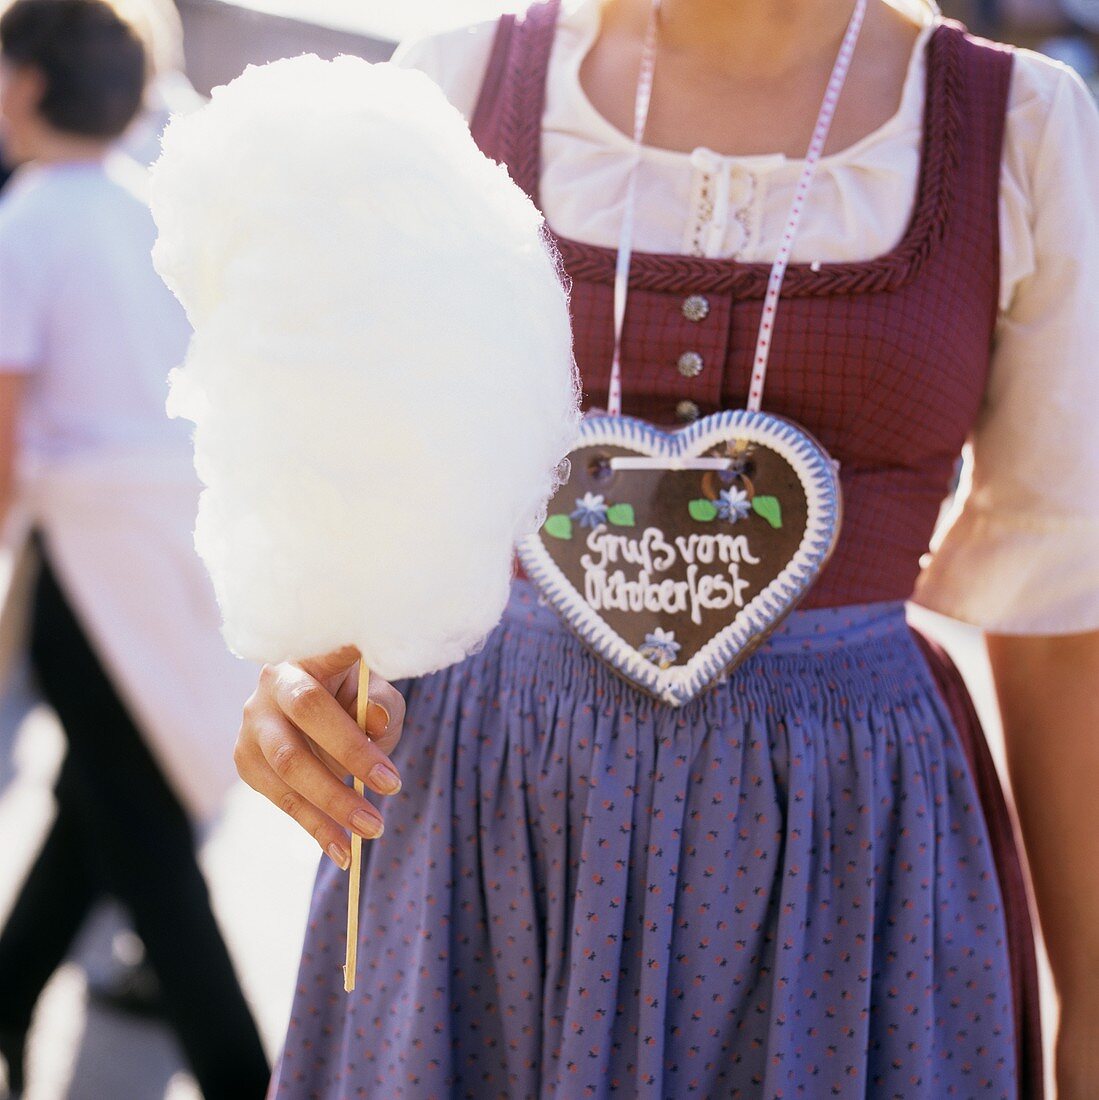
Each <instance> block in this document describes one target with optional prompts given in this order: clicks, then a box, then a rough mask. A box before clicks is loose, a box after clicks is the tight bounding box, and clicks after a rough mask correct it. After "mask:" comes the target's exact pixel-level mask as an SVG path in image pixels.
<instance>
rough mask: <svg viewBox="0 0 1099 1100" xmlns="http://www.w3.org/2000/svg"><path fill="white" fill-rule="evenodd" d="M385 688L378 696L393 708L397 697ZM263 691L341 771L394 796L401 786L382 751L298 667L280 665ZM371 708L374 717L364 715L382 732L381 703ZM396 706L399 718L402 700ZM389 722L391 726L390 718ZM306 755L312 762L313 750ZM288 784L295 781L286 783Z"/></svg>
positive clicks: (383, 722)
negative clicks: (334, 761)
mask: <svg viewBox="0 0 1099 1100" xmlns="http://www.w3.org/2000/svg"><path fill="white" fill-rule="evenodd" d="M382 684H384V681H383V682H381V684H380V685H379V688H380V689H381V686H382ZM384 687H385V688H388V694H385V693H383V700H384V699H388V700H389V702H390V704H391V705H393V706H396V703H395V701H394V698H393V697H394V696H396V697H397V698H399V696H398V695H397V693H396V692H394V691H393V689H392V688H391V687H389V685H388V684H385V685H384ZM267 694H269V695H270V696H272V697H273V701H274V703H275V706H276V707H277V708H278V710H279V711H281V712H282V714H284V715H285V716H286V717H287V718H289V719H290V722H291V723H293V725H294V726H296V727H297V728H298V729H299V730H300V731H301V732H302V733H303V734H305V736H306V737H308V738H309V740H310V741H312V742H313V743H314V744H315V745H316V746H317V747H318V748H319V749H320V750H321V751H322V752H323V753H326V754H327V755H328V756H329V757H332V758H333V759H335V760H336V761H338V763H339V765H340V766H341V767H342V768H343V769H344V771H345V772H349V773H350V774H351V775H354V776H358V777H359V778H360V779H362V780H363V782H364V783H365V784H366V785H367V786H368V787H370V789H371V790H373V791H376V792H377V793H378V794H396V792H397V791H399V790H400V789H401V779H400V775H399V774H398V773H397V769H396V768H395V767H394V766H393V764H392V762H391V761H390V760H389V757H388V756H387V754H386V752H385V750H384V749H383V748H382V747H380V746H379V745H377V744H375V743H374V742H373V741H372V740H371V739H370V738H369V737H364V736H363V733H362V730H360V729H359V727H358V726H357V725H356V724H355V720H354V719H353V718H352V717H351V716H350V715H349V714H348V713H347V711H346V710H344V708H343V707H341V706H340V704H339V702H338V701H337V700H336V698H335V697H334V696H333V695H332V694H331V693H330V691H329V690H328V689H327V688H326V687H324V686H323V685H322V684H320V683H318V681H317V680H316V679H315V678H314V677H313V676H311V675H309V673H307V672H306V671H305V669H304V668H303V667H302V666H300V665H292V664H284V665H279V666H278V667H277V670H276V671H275V674H274V683H273V685H271V686H270V688H269V689H268V692H267ZM371 709H372V711H373V712H375V713H374V716H373V717H371V714H370V713H368V718H371V721H372V723H373V724H374V726H375V728H378V729H379V731H380V730H384V729H385V728H386V724H387V723H386V718H387V714H386V709H385V703H384V701H380V702H379V706H378V707H376V708H371ZM401 709H402V716H403V704H402V708H401ZM389 724H390V725H392V720H391V717H390V722H389ZM398 736H399V734H398ZM385 739H386V740H387V741H391V742H392V743H393V744H396V740H397V739H396V737H391V736H390V735H389V734H388V733H386V734H385ZM265 755H267V754H266V753H265ZM309 755H310V757H311V758H312V760H313V761H316V760H317V758H316V756H314V755H313V754H312V753H310V754H309ZM272 763H273V762H272ZM295 766H297V764H296V762H295ZM276 771H277V769H276ZM302 771H306V769H302ZM307 774H308V773H307ZM284 778H285V777H284ZM291 786H294V787H296V786H297V785H296V784H294V783H291Z"/></svg>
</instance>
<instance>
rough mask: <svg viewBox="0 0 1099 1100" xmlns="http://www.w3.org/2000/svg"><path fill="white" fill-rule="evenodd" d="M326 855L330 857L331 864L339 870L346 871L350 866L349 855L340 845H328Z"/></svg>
mask: <svg viewBox="0 0 1099 1100" xmlns="http://www.w3.org/2000/svg"><path fill="white" fill-rule="evenodd" d="M327 851H328V854H329V855H330V856H331V857H332V862H333V863H334V864H335V865H336V866H337V867H338V868H339V869H340V870H341V871H346V870H347V868H348V867H350V866H351V854H350V853H349V852H347V851H346V850H345V849H343V848H341V847H340V845H338V844H336V843H335V842H333V843H332V844H329V845H328V849H327Z"/></svg>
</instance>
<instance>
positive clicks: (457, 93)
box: [393, 20, 497, 122]
mask: <svg viewBox="0 0 1099 1100" xmlns="http://www.w3.org/2000/svg"><path fill="white" fill-rule="evenodd" d="M496 26H497V23H496V20H492V21H490V22H486V23H475V24H474V25H473V26H469V27H461V28H460V29H458V30H453V31H445V32H443V33H442V34H432V35H428V36H427V37H425V38H416V39H412V40H410V41H407V42H402V43H401V44H400V45H399V46H398V47H397V51H396V53H394V55H393V63H394V64H396V65H400V66H402V67H403V68H406V69H419V70H420V71H421V72H423V73H426V74H427V75H428V76H429V77H431V79H432V80H434V81H435V83H436V84H438V85H439V87H440V88H442V90H443V91H444V92H445V93H446V97H447V99H449V100H450V102H451V103H452V104H453V105H454V106H455V107H457V108H458V110H459V111H461V112H462V114H463V115H464V116H465V119H466V121H467V122H469V121H470V120H471V119H472V118H473V112H474V109H475V108H476V106H477V97H478V96H479V95H480V93H481V84H482V82H483V81H484V77H485V70H486V69H487V68H488V59H489V55H490V54H491V53H492V44H493V42H494V41H495V38H496Z"/></svg>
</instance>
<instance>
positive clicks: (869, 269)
mask: <svg viewBox="0 0 1099 1100" xmlns="http://www.w3.org/2000/svg"><path fill="white" fill-rule="evenodd" d="M559 7H560V5H559V0H549V2H548V3H546V4H545V5H539V6H536V7H534V8H532V9H531V10H530V12H529V13H528V15H527V18H526V20H524V26H523V34H524V36H530V37H529V40H528V44H527V46H526V47H525V48H524V49H521V50H519V51H516V52H515V53H514V54H513V58H514V59H515V63H516V64H517V66H518V68H517V71H515V72H514V73H513V75H512V78H511V79H512V81H513V82H514V85H515V87H516V88H517V89H518V94H517V95H515V96H514V97H512V99H511V102H510V103H509V104H508V107H507V108H506V109H505V115H506V118H505V121H504V126H505V131H509V132H510V135H509V138H508V140H509V142H510V143H511V147H512V149H513V165H514V174H515V179H516V181H517V182H518V183H519V184H520V186H522V187H523V188H524V190H526V191H527V193H528V194H529V195H530V196H531V198H532V199H533V201H534V203H535V205H536V206H537V207H538V208H539V209H542V204H541V175H542V118H543V114H544V111H545V98H546V83H547V77H548V71H549V62H550V54H551V52H552V48H553V45H554V39H555V36H556V30H557V18H558V11H559ZM961 35H962V29H961V27H960V26H958V25H957V24H953V23H951V22H949V21H947V20H941V19H939V20H936V23H935V25H934V26H933V27H932V28H931V30H930V32H929V36H928V40H927V48H926V55H927V63H926V66H925V76H924V89H923V93H924V111H923V119H922V126H921V139H920V163H919V172H918V182H917V192H916V202H915V207H914V210H913V214H912V218H911V219H910V221H909V224H908V227H907V229H906V230H905V232H904V234H903V236H902V237H901V239H900V241H899V242H898V243H897V244H896V245H895V246H894V247H893V248H892V249H890V250H889V251H888V252H885V253H883V254H881V255H880V256H877V257H874V258H873V259H870V260H864V261H856V262H844V263H812V264H808V263H797V264H793V263H792V264H790V266H789V268H788V269H787V274H786V279H785V281H784V283H783V289H782V296H783V297H784V298H787V297H816V296H828V295H835V294H853V293H863V292H867V291H882V290H895V289H897V288H898V287H900V286H903V285H904V284H905V283H906V282H908V281H909V280H910V279H912V278H914V277H915V276H916V275H917V274H918V272H919V270H920V269H921V268H922V266H923V264H924V262H925V261H926V260H927V258H928V257H929V256H930V254H931V252H932V250H933V248H934V245H935V244H936V243H937V242H938V240H940V239H941V238H942V236H943V233H944V231H945V226H946V221H947V217H948V214H949V205H950V204H949V198H950V194H951V191H952V188H953V182H954V176H955V171H956V168H957V166H958V163H959V159H960V149H959V147H958V133H959V124H960V120H959V117H958V112H959V100H960V95H961V79H962V76H961V69H960V59H959V56H958V52H959V50H960V49H961V41H960V39H961ZM593 110H594V108H593ZM608 125H609V123H608ZM886 125H888V123H886ZM832 155H833V156H835V155H837V154H832ZM546 228H547V231H548V232H549V234H550V236H551V237H552V238H553V240H554V241H555V243H556V245H557V248H558V251H559V253H560V255H561V259H562V262H563V263H564V264H565V266H566V267H567V269H568V271H569V274H570V276H571V277H572V278H574V279H585V280H588V281H591V282H596V283H613V281H614V266H615V250H614V249H613V248H606V247H603V246H600V245H593V244H587V243H584V242H582V241H575V240H572V239H570V238H568V237H566V236H564V235H562V234H560V233H557V232H556V231H555V230H554V229H553V227H552V226H551V225H549V224H548V223H547V226H546ZM769 272H770V264H768V263H759V262H751V263H746V262H742V261H739V260H735V259H712V258H708V257H700V256H686V255H683V254H682V253H659V252H645V251H642V250H638V251H635V252H634V254H633V258H632V262H631V266H630V286H631V288H633V289H637V290H654V291H661V290H663V291H667V292H678V290H679V289H680V288H681V287H682V286H684V285H688V284H689V285H690V286H691V287H693V288H694V289H696V290H698V291H707V290H708V291H711V292H714V293H722V292H726V293H732V294H734V295H735V296H736V297H738V298H762V297H763V295H764V292H765V290H766V286H767V278H768V274H769Z"/></svg>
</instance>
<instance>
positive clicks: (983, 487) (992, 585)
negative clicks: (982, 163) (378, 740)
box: [915, 53, 1099, 634]
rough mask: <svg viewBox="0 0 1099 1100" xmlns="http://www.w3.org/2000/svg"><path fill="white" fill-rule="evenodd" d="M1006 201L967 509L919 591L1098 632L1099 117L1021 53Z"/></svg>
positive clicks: (960, 612) (947, 607) (951, 611)
mask: <svg viewBox="0 0 1099 1100" xmlns="http://www.w3.org/2000/svg"><path fill="white" fill-rule="evenodd" d="M1013 80H1014V81H1017V82H1019V84H1020V85H1021V90H1020V94H1019V96H1018V97H1016V98H1018V99H1019V100H1020V102H1019V104H1018V107H1017V109H1015V110H1013V111H1011V112H1009V116H1008V131H1007V134H1006V140H1005V159H1004V172H1003V178H1002V195H1001V220H1002V225H1001V241H1002V246H1003V256H1002V271H1003V276H1004V282H1003V292H1002V294H1001V316H1000V320H999V324H998V328H997V333H996V341H995V347H994V353H993V360H992V367H991V374H990V378H989V385H988V390H987V394H986V399H985V404H984V407H983V410H982V413H981V415H980V418H979V421H978V423H977V425H976V428H975V431H974V434H973V438H972V441H971V448H970V454H969V455H968V459H967V469H966V476H964V477H963V482H968V492H965V490H964V489H963V492H962V494H960V499H959V501H958V502H957V503H956V504H955V506H954V508H953V510H952V515H951V517H950V520H949V521H948V524H947V525H945V529H944V531H943V533H942V534H941V536H940V537H939V538H938V539H937V543H936V545H935V546H933V550H932V555H931V558H930V561H929V563H928V564H927V567H926V568H925V570H924V572H923V575H922V576H921V578H920V582H919V584H918V586H917V590H916V597H915V598H916V601H917V602H918V603H921V604H923V605H924V606H926V607H929V608H931V609H932V610H935V611H940V612H943V613H944V614H947V615H950V616H952V617H954V618H957V619H961V620H963V621H966V622H970V623H973V624H976V625H977V626H980V627H983V628H984V629H985V630H988V631H991V632H995V633H1002V634H1071V633H1077V632H1082V631H1089V630H1095V629H1099V111H1097V109H1096V105H1095V102H1094V101H1093V100H1092V98H1091V95H1090V94H1089V92H1088V91H1087V89H1086V88H1085V87H1084V85H1083V83H1082V82H1081V81H1080V80H1079V78H1078V77H1076V76H1075V74H1073V73H1072V72H1071V71H1069V70H1067V69H1064V68H1062V67H1059V66H1055V65H1053V63H1051V62H1048V61H1045V60H1038V59H1037V58H1036V57H1035V55H1027V54H1025V53H1021V54H1020V55H1019V57H1018V58H1017V59H1016V73H1015V77H1014V78H1013Z"/></svg>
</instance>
